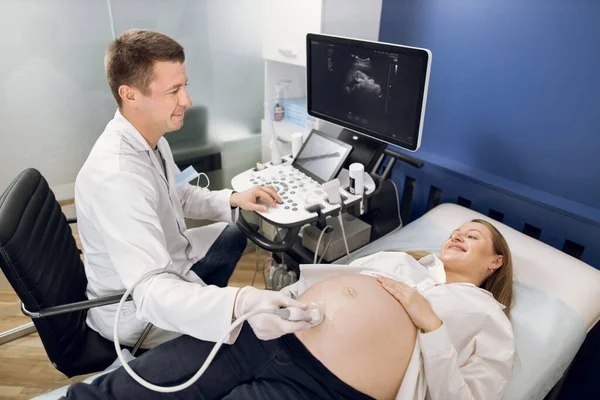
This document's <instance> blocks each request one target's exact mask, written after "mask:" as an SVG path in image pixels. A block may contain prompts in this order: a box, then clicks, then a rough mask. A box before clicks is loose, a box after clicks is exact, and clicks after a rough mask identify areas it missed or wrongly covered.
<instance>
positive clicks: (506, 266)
mask: <svg viewBox="0 0 600 400" xmlns="http://www.w3.org/2000/svg"><path fill="white" fill-rule="evenodd" d="M471 222H476V223H478V224H481V225H484V226H485V227H486V228H488V229H489V231H490V233H491V234H492V249H493V251H494V254H496V255H501V256H502V257H503V262H502V266H501V267H500V268H498V269H497V270H495V271H494V273H493V274H492V275H491V276H490V277H489V278H487V279H486V280H485V281H483V283H482V284H481V288H483V289H485V290H487V291H488V292H490V293H491V294H493V295H494V298H495V299H496V300H497V301H498V302H499V303H500V304H502V305H504V306H505V307H506V308H505V309H504V313H505V314H506V316H507V317H509V316H510V310H511V308H512V302H513V263H512V254H511V252H510V248H509V247H508V243H507V242H506V239H504V236H502V234H501V233H500V231H499V230H498V229H496V227H495V226H494V225H492V224H491V223H489V222H487V221H484V220H482V219H474V220H472V221H471ZM406 253H407V254H410V255H411V256H413V257H414V258H415V259H416V260H417V261H418V260H420V259H421V258H423V257H425V256H427V255H429V254H430V253H429V252H427V251H423V250H411V251H407V252H406Z"/></svg>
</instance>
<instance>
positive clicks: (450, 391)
mask: <svg viewBox="0 0 600 400" xmlns="http://www.w3.org/2000/svg"><path fill="white" fill-rule="evenodd" d="M418 340H419V345H420V347H421V354H422V355H423V366H424V369H425V377H426V380H427V387H428V389H429V393H430V395H431V398H432V399H434V400H438V399H440V400H441V399H477V400H483V399H486V400H488V399H490V400H494V399H501V398H502V395H503V393H504V390H505V389H506V385H507V384H508V381H509V379H510V377H511V373H512V365H513V356H514V342H513V338H512V334H511V333H508V332H505V329H504V327H502V326H501V325H498V324H495V323H494V322H493V321H490V324H488V325H487V326H486V327H485V328H484V330H482V331H481V332H480V333H479V334H478V335H476V336H475V337H474V338H473V339H472V344H473V348H474V352H473V353H472V354H471V355H470V356H469V357H468V358H467V359H466V361H465V362H463V363H462V365H459V364H458V354H457V351H456V349H455V348H454V345H453V344H452V342H451V340H450V337H449V335H448V331H447V330H446V326H445V325H442V326H441V327H440V328H438V329H436V330H435V331H432V332H428V333H424V332H422V331H420V332H419V334H418Z"/></svg>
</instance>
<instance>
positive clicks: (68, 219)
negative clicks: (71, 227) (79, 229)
mask: <svg viewBox="0 0 600 400" xmlns="http://www.w3.org/2000/svg"><path fill="white" fill-rule="evenodd" d="M76 223H77V218H67V224H76Z"/></svg>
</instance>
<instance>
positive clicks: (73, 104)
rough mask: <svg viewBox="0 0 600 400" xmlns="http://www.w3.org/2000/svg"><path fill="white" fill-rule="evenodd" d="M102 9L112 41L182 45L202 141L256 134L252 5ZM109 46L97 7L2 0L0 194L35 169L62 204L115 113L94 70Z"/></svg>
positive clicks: (74, 0) (96, 1) (134, 1)
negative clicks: (136, 35)
mask: <svg viewBox="0 0 600 400" xmlns="http://www.w3.org/2000/svg"><path fill="white" fill-rule="evenodd" d="M111 5H112V15H113V20H114V27H115V31H116V34H117V35H119V34H120V33H122V32H123V31H125V30H127V29H131V28H146V29H152V30H156V31H160V32H162V33H165V34H167V35H169V36H171V37H173V38H174V39H176V40H177V41H179V42H180V43H181V44H182V45H183V46H184V48H185V51H186V65H187V69H188V77H189V84H190V86H189V91H190V95H191V97H192V101H193V102H194V104H195V105H203V106H206V107H207V108H208V113H209V131H208V132H207V133H206V134H207V135H208V136H209V137H210V138H211V140H235V139H236V138H239V137H243V136H247V134H248V133H249V132H258V131H259V125H260V117H261V110H262V90H263V79H264V74H263V64H262V59H261V29H260V26H261V25H260V23H261V22H260V21H261V15H262V10H261V8H260V7H257V5H260V2H257V1H248V0H219V1H216V0H169V1H164V0H111ZM111 40H112V33H111V25H110V18H109V13H108V7H107V2H106V0H51V1H49V0H27V1H23V0H2V2H1V4H0V48H1V51H2V61H1V62H0V160H1V166H2V168H1V169H0V193H1V192H2V191H3V189H4V188H5V187H6V186H7V185H8V184H9V182H10V181H11V180H12V179H13V178H14V177H15V176H16V175H17V174H18V173H19V172H20V171H22V170H23V169H25V168H27V167H34V168H37V169H39V170H40V171H41V172H42V174H43V175H44V176H45V177H46V179H47V180H48V181H49V183H50V185H51V186H52V187H53V188H54V189H55V192H56V194H57V196H60V197H63V198H65V197H66V198H68V197H69V196H68V194H69V193H70V192H71V191H72V182H74V180H75V177H76V175H77V172H78V171H79V168H80V167H81V165H82V164H83V162H84V161H85V159H86V157H87V155H88V153H89V151H90V149H91V147H92V146H93V144H94V142H95V141H96V139H97V137H98V136H99V135H100V134H101V133H102V130H103V129H104V126H105V125H106V123H107V122H108V121H109V120H110V118H111V117H112V115H113V114H114V111H115V109H116V104H115V102H114V99H113V98H112V95H111V93H110V90H109V88H108V85H107V84H106V80H105V76H104V69H103V57H104V51H105V49H106V47H107V46H108V44H109V43H110V41H111ZM257 135H258V133H257ZM225 147H226V148H227V146H225ZM225 158H227V157H225Z"/></svg>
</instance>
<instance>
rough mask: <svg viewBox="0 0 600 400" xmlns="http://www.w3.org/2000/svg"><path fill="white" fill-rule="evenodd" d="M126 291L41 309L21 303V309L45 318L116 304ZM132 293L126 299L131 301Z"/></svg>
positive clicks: (34, 315)
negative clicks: (26, 306) (27, 306)
mask: <svg viewBox="0 0 600 400" xmlns="http://www.w3.org/2000/svg"><path fill="white" fill-rule="evenodd" d="M123 294H124V293H121V294H115V295H113V296H106V297H99V298H97V299H93V300H84V301H78V302H77V303H71V304H62V305H60V306H54V307H48V308H43V309H41V310H40V311H37V312H36V311H29V310H28V309H27V308H25V304H23V303H21V311H22V312H23V314H25V315H27V316H28V317H30V318H44V317H49V316H52V315H59V314H65V313H69V312H73V311H81V310H88V309H90V308H94V307H102V306H107V305H109V304H116V303H118V302H119V301H121V297H123ZM131 300H132V298H131V295H129V297H128V298H127V300H126V301H131Z"/></svg>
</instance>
